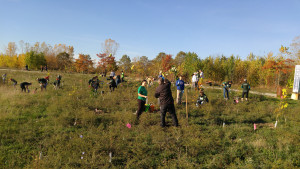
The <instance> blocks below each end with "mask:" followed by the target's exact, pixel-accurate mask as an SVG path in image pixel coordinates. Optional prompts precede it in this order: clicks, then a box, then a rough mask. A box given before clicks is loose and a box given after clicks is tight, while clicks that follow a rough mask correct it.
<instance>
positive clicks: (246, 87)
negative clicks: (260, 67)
mask: <svg viewBox="0 0 300 169" xmlns="http://www.w3.org/2000/svg"><path fill="white" fill-rule="evenodd" d="M241 88H242V89H243V94H242V101H244V96H246V101H247V100H248V94H249V90H250V84H249V83H247V79H244V83H243V84H242V86H241Z"/></svg>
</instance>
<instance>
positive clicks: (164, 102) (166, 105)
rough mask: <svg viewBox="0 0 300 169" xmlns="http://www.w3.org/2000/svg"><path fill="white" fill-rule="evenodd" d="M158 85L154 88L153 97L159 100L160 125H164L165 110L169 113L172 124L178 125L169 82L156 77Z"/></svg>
mask: <svg viewBox="0 0 300 169" xmlns="http://www.w3.org/2000/svg"><path fill="white" fill-rule="evenodd" d="M158 84H159V86H158V87H157V88H156V91H155V97H156V98H159V101H160V114H161V126H162V127H165V126H166V122H165V117H166V113H167V111H168V112H169V113H170V114H171V116H172V120H173V125H174V126H178V119H177V116H176V112H175V106H174V99H173V96H172V91H171V82H170V81H169V80H168V79H166V78H165V79H162V78H159V79H158Z"/></svg>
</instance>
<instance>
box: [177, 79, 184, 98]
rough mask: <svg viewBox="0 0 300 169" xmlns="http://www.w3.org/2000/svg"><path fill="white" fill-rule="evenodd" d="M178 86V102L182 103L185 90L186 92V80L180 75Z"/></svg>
mask: <svg viewBox="0 0 300 169" xmlns="http://www.w3.org/2000/svg"><path fill="white" fill-rule="evenodd" d="M176 86H177V99H176V103H177V104H181V100H182V95H183V92H184V81H183V80H182V77H181V76H179V79H178V80H177V81H176Z"/></svg>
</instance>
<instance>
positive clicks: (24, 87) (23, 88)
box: [20, 84, 28, 93]
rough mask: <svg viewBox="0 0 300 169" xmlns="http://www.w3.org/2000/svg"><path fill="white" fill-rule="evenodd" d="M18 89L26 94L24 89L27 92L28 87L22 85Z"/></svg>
mask: <svg viewBox="0 0 300 169" xmlns="http://www.w3.org/2000/svg"><path fill="white" fill-rule="evenodd" d="M20 87H21V89H22V92H23V91H24V92H25V93H26V89H27V90H28V86H26V85H24V84H20Z"/></svg>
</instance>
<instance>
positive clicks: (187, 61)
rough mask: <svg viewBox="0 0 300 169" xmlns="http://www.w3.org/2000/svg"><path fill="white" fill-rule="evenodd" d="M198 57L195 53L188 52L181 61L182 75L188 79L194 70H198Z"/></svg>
mask: <svg viewBox="0 0 300 169" xmlns="http://www.w3.org/2000/svg"><path fill="white" fill-rule="evenodd" d="M198 65H199V59H198V55H197V54H196V53H194V52H193V53H192V52H188V53H186V56H185V58H184V62H183V75H184V76H185V78H187V79H188V80H190V79H191V76H192V74H193V73H194V72H196V71H198V69H199V67H198Z"/></svg>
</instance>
